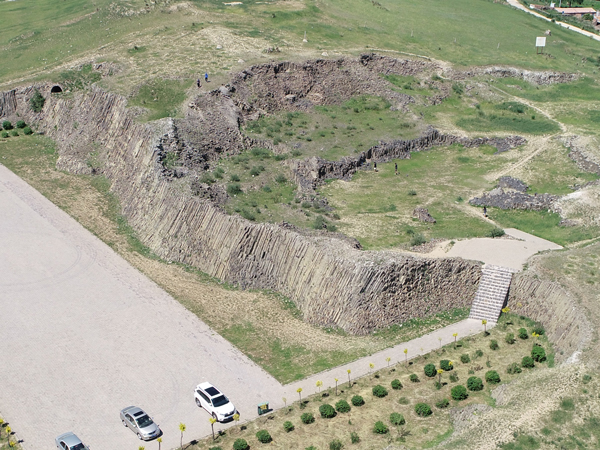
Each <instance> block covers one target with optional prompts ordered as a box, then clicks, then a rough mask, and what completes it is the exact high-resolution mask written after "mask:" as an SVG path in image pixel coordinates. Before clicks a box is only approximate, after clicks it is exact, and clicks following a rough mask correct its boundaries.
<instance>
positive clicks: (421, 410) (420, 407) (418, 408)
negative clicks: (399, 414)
mask: <svg viewBox="0 0 600 450" xmlns="http://www.w3.org/2000/svg"><path fill="white" fill-rule="evenodd" d="M415 413H417V416H419V417H427V416H430V415H431V414H432V413H433V411H431V406H429V405H428V404H427V403H417V404H416V405H415Z"/></svg>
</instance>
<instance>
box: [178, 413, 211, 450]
mask: <svg viewBox="0 0 600 450" xmlns="http://www.w3.org/2000/svg"><path fill="white" fill-rule="evenodd" d="M213 420H214V421H215V422H216V421H217V420H216V419H214V418H212V417H211V422H210V423H211V425H212V424H213V423H215V422H213ZM179 431H181V445H180V447H181V448H182V449H183V432H184V431H185V423H179ZM214 438H215V431H214V429H213V439H214Z"/></svg>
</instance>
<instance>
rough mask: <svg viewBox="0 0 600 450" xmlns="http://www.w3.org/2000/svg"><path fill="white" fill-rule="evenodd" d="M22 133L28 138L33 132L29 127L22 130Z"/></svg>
mask: <svg viewBox="0 0 600 450" xmlns="http://www.w3.org/2000/svg"><path fill="white" fill-rule="evenodd" d="M23 133H25V134H26V135H28V136H29V135H30V134H33V130H32V129H31V127H25V128H23Z"/></svg>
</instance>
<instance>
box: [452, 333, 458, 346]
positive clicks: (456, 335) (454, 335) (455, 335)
mask: <svg viewBox="0 0 600 450" xmlns="http://www.w3.org/2000/svg"><path fill="white" fill-rule="evenodd" d="M452 336H453V337H454V348H456V338H457V337H458V333H454V334H452Z"/></svg>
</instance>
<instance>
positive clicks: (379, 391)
mask: <svg viewBox="0 0 600 450" xmlns="http://www.w3.org/2000/svg"><path fill="white" fill-rule="evenodd" d="M371 391H372V392H373V395H374V396H375V397H379V398H383V397H385V396H386V395H388V391H387V389H386V388H384V387H383V386H381V385H380V384H378V385H377V386H373V389H371Z"/></svg>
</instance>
